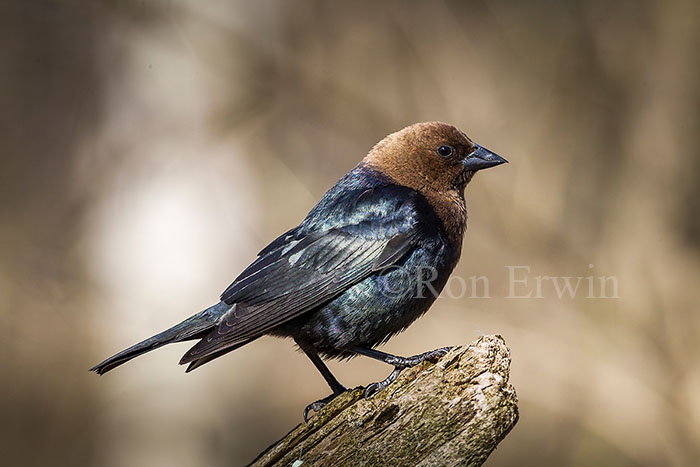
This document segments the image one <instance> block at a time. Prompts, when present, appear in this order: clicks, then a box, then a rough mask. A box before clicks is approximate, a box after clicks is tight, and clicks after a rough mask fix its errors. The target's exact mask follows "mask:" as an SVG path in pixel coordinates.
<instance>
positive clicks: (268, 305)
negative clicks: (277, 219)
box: [180, 200, 417, 363]
mask: <svg viewBox="0 0 700 467" xmlns="http://www.w3.org/2000/svg"><path fill="white" fill-rule="evenodd" d="M365 201H367V200H365ZM370 201H371V200H370ZM393 205H395V203H394V204H393ZM387 211H388V212H387V213H385V214H386V215H381V216H377V215H376V214H377V213H376V212H370V211H369V210H368V211H367V212H368V215H367V216H365V218H362V219H361V220H360V221H359V222H355V223H353V224H349V225H343V226H336V227H333V228H331V229H329V230H326V231H321V232H310V233H305V234H300V233H299V232H294V230H292V231H290V232H289V233H287V234H285V235H283V236H282V237H280V239H282V238H283V237H284V239H283V240H280V239H278V240H276V241H275V242H277V243H278V244H277V245H276V246H274V247H272V248H266V249H265V250H263V252H261V253H262V254H261V256H260V257H258V259H257V260H256V261H255V262H254V263H253V264H251V265H250V266H249V267H248V268H247V269H246V270H245V271H243V273H241V275H240V276H239V277H238V278H237V279H236V281H234V282H233V284H231V285H230V286H229V287H228V288H227V289H226V290H225V291H224V293H223V294H222V297H221V299H222V300H223V301H224V302H225V303H227V304H230V305H233V307H232V308H231V310H229V311H228V312H227V313H226V314H225V315H224V316H223V317H222V318H221V320H220V321H219V323H218V325H217V326H216V327H214V328H213V329H212V331H211V332H210V333H209V334H208V335H207V336H206V337H204V338H203V339H202V340H201V341H200V342H199V343H197V345H195V346H194V347H193V348H192V349H190V350H189V351H188V352H187V353H186V354H185V356H184V357H183V358H182V360H181V361H180V363H188V362H192V361H194V360H198V359H201V358H203V357H206V356H207V355H210V354H212V353H215V352H220V351H222V350H224V349H226V348H228V347H231V346H236V345H237V344H239V343H240V342H243V341H248V340H251V339H254V338H256V337H258V336H260V335H263V334H265V333H267V332H268V331H270V330H271V329H273V328H275V327H277V326H279V325H280V324H282V323H284V322H286V321H289V320H291V319H293V318H295V317H297V316H299V315H301V314H303V313H305V312H307V311H309V310H311V309H313V308H315V307H317V306H319V305H320V304H323V303H325V302H327V301H328V300H330V299H332V298H334V297H335V296H337V295H339V294H340V293H342V292H343V291H345V290H346V289H348V288H349V287H351V286H352V285H354V284H356V283H358V282H359V281H361V280H362V279H364V278H365V277H367V276H369V275H370V274H372V273H373V272H377V271H379V270H381V269H382V268H385V267H387V266H389V265H391V264H394V263H395V262H396V261H398V260H399V259H401V258H402V257H403V256H404V255H405V254H406V253H407V252H408V251H409V250H410V249H411V248H412V247H413V246H414V245H415V241H416V233H417V227H416V222H415V217H413V216H411V215H406V209H405V208H404V209H398V210H397V209H388V210H387ZM357 220H358V219H357V216H355V217H354V218H353V221H357ZM275 242H273V243H275Z"/></svg>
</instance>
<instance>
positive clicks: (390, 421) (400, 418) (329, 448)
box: [251, 335, 518, 467]
mask: <svg viewBox="0 0 700 467" xmlns="http://www.w3.org/2000/svg"><path fill="white" fill-rule="evenodd" d="M509 373H510V351H509V350H508V347H506V344H505V341H504V340H503V338H502V337H501V336H498V335H493V336H483V337H481V338H479V339H478V340H477V341H476V342H474V343H472V344H471V345H469V346H466V347H465V346H458V347H455V348H454V349H452V350H451V351H450V352H449V353H448V354H447V355H445V356H444V357H442V358H441V359H440V361H438V362H437V363H435V364H429V363H426V364H422V365H418V366H416V367H413V368H407V369H405V370H404V371H402V372H401V374H400V375H399V377H398V378H397V380H396V381H395V382H394V383H393V384H391V385H390V386H388V387H387V388H386V389H384V390H382V391H380V392H378V393H377V394H375V395H373V396H372V397H370V398H368V399H363V398H362V393H363V388H356V389H353V390H349V391H347V392H345V393H343V394H341V395H340V396H338V397H337V398H336V399H335V400H333V402H331V403H330V404H329V405H328V406H326V407H325V408H324V409H323V410H321V411H320V412H319V413H318V414H316V415H315V416H314V417H312V418H311V419H310V420H309V422H308V423H306V424H304V423H302V424H300V425H299V426H297V427H296V428H294V429H293V430H292V431H291V432H290V433H289V434H288V435H287V436H285V437H284V438H283V439H281V440H280V441H278V442H277V443H275V444H274V445H272V446H270V447H269V448H268V449H267V450H266V451H265V452H263V453H262V454H261V455H260V456H259V457H258V458H257V459H256V460H255V461H253V463H252V464H251V465H253V466H291V465H293V464H294V466H295V467H297V466H304V467H305V466H312V465H353V466H357V465H361V466H383V465H422V466H436V465H481V464H483V463H484V461H485V460H486V458H487V457H488V456H489V454H491V452H492V451H493V450H494V449H495V448H496V445H498V443H499V442H500V441H501V440H502V439H503V438H504V437H505V436H506V435H507V434H508V433H509V432H510V430H511V429H512V428H513V426H515V424H516V423H517V421H518V406H517V402H518V399H517V396H516V395H515V389H514V388H513V386H512V385H511V384H510V383H509V381H508V378H509Z"/></svg>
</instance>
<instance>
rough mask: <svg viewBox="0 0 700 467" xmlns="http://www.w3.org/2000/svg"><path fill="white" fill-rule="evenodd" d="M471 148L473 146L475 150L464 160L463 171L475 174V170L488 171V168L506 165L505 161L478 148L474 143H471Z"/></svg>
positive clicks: (486, 150) (492, 153)
mask: <svg viewBox="0 0 700 467" xmlns="http://www.w3.org/2000/svg"><path fill="white" fill-rule="evenodd" d="M472 146H474V148H475V149H474V151H472V153H471V154H469V157H467V158H466V159H465V160H464V170H467V171H471V172H476V171H477V170H481V169H488V168H489V167H495V166H497V165H501V164H506V163H508V161H507V160H505V159H504V158H502V157H501V156H499V155H498V154H496V153H494V152H491V151H489V150H488V149H486V148H485V147H483V146H479V145H478V144H476V143H474V142H472Z"/></svg>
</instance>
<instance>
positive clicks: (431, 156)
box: [363, 122, 507, 194]
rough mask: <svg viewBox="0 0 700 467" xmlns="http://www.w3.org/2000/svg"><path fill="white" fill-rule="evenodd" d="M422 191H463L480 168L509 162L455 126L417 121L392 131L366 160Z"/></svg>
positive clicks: (394, 177) (410, 186)
mask: <svg viewBox="0 0 700 467" xmlns="http://www.w3.org/2000/svg"><path fill="white" fill-rule="evenodd" d="M363 162H364V163H365V164H366V165H368V166H369V167H371V168H373V169H375V170H379V171H380V172H382V173H384V174H386V175H388V176H389V177H391V178H392V179H393V180H395V181H396V182H398V183H399V184H401V185H404V186H407V187H409V188H413V189H414V190H417V191H419V192H421V193H425V194H428V193H448V192H455V191H456V192H463V190H464V187H465V186H466V185H467V183H469V181H470V180H471V178H472V176H473V175H474V173H475V172H476V171H477V170H481V169H485V168H488V167H494V166H496V165H499V164H502V163H504V162H507V161H506V160H505V159H503V158H502V157H500V156H498V155H496V154H494V153H492V152H491V151H489V150H487V149H485V148H483V147H481V146H479V145H478V144H476V143H474V142H473V141H471V140H470V139H469V138H468V137H467V135H465V134H464V133H463V132H462V131H460V130H458V129H457V128H455V127H454V126H452V125H448V124H446V123H441V122H426V123H416V124H414V125H411V126H408V127H406V128H404V129H403V130H399V131H397V132H396V133H392V134H390V135H389V136H387V137H386V138H384V139H383V140H381V141H380V142H379V143H377V145H376V146H374V148H372V150H371V151H370V152H369V154H367V157H365V159H364V161H363Z"/></svg>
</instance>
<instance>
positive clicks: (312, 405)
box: [304, 392, 341, 423]
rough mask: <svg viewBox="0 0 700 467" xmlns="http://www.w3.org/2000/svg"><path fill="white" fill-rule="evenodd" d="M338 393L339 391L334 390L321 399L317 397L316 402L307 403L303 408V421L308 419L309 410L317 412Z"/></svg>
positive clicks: (305, 421)
mask: <svg viewBox="0 0 700 467" xmlns="http://www.w3.org/2000/svg"><path fill="white" fill-rule="evenodd" d="M340 394H341V392H334V393H333V394H331V395H330V396H328V397H324V398H323V399H319V400H317V401H316V402H312V403H310V404H309V405H307V406H306V408H305V409H304V423H307V422H308V421H309V412H311V411H313V412H314V414H316V413H318V412H319V411H320V410H321V409H322V408H324V407H325V406H327V405H328V403H329V402H330V401H332V400H333V399H335V398H336V397H338V396H339V395H340Z"/></svg>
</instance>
